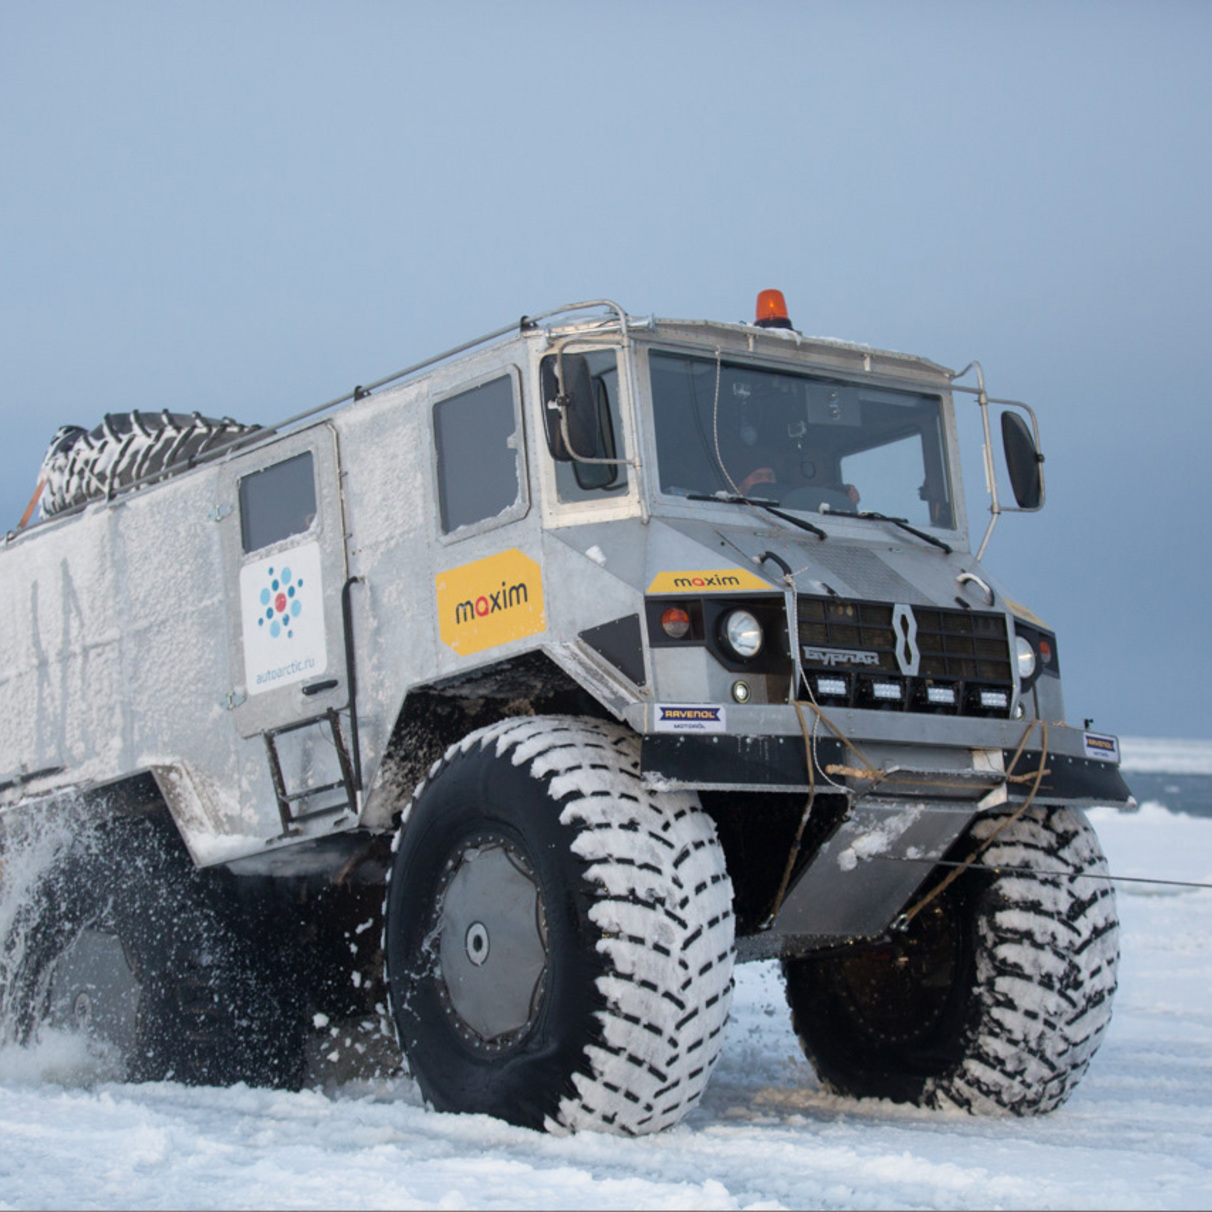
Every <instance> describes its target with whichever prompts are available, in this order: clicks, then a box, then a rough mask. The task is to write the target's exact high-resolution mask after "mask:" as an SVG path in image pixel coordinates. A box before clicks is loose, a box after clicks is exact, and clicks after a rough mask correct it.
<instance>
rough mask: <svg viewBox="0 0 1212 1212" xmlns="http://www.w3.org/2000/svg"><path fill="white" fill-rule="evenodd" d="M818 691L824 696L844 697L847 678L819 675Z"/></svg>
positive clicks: (830, 697) (832, 697) (817, 680)
mask: <svg viewBox="0 0 1212 1212" xmlns="http://www.w3.org/2000/svg"><path fill="white" fill-rule="evenodd" d="M816 692H817V694H819V695H820V696H821V697H822V698H829V699H844V698H845V697H846V679H845V678H831V677H822V676H820V675H818V676H817V678H816Z"/></svg>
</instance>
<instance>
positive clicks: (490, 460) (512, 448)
mask: <svg viewBox="0 0 1212 1212" xmlns="http://www.w3.org/2000/svg"><path fill="white" fill-rule="evenodd" d="M433 431H434V443H435V445H436V447H437V456H438V506H439V509H440V511H441V517H442V531H443V533H445V534H449V533H450V532H451V531H452V530H458V528H459V527H460V526H470V525H471V524H472V523H473V522H482V521H485V520H486V519H488V518H494V517H496V516H497V515H498V514H501V513H504V512H505V511H506V510H507V509H508V508H509V507H510V506H511V505H514V504H516V503H517V501H518V500H519V497H520V495H521V480H520V475H519V467H518V452H519V448H520V447H521V442H520V441H519V435H518V414H517V409H516V407H515V404H514V390H513V378H512V376H511V375H504V376H502V377H501V378H499V379H493V380H492V381H491V382H489V383H483V384H481V385H480V386H479V387H473V388H472V389H471V390H470V391H464V392H460V393H459V394H458V395H457V396H450V397H449V398H448V399H445V400H439V401H438V403H437V404H435V405H434V409H433Z"/></svg>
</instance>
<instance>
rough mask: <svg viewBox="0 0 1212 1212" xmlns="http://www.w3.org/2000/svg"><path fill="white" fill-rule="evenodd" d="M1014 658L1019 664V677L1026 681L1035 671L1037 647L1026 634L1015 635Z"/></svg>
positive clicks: (1020, 679) (1021, 680)
mask: <svg viewBox="0 0 1212 1212" xmlns="http://www.w3.org/2000/svg"><path fill="white" fill-rule="evenodd" d="M1014 659H1015V662H1016V663H1017V665H1018V678H1019V681H1020V682H1025V681H1026V680H1027V679H1028V678H1029V677H1030V676H1031V675H1032V674H1033V673H1034V672H1035V649H1034V648H1032V647H1031V641H1030V640H1028V639H1027V638H1026V636H1021V635H1020V636H1015V638H1014Z"/></svg>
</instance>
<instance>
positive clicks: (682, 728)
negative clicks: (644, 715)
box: [655, 703, 728, 732]
mask: <svg viewBox="0 0 1212 1212" xmlns="http://www.w3.org/2000/svg"><path fill="white" fill-rule="evenodd" d="M655 728H656V731H657V732H727V731H728V728H727V720H726V718H725V715H724V708H723V707H713V706H710V705H707V706H701V707H699V706H692V705H689V704H686V703H677V704H673V703H658V704H657V705H656V722H655Z"/></svg>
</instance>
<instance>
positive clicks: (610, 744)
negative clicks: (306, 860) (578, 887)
mask: <svg viewBox="0 0 1212 1212" xmlns="http://www.w3.org/2000/svg"><path fill="white" fill-rule="evenodd" d="M477 746H479V747H483V748H484V749H491V750H492V751H493V753H494V754H495V756H496V757H497V758H499V759H503V758H507V759H508V760H509V761H510V762H511V764H512V765H513V766H515V767H523V768H525V769H526V771H527V773H528V775H529V778H530V779H531V780H533V782H534V783H535V784H536V785H539V786H543V787H545V788H546V793H547V795H548V796H549V797H550V798H551V799H552V800H554V801H555V803H556V804H557V805H558V806H559V822H560V824H561V825H563V826H567V827H569V828H570V829H572V830H574V831H575V840H574V841H573V843H572V852H573V854H574V855H575V856H576V858H577V859H578V860H580V863H581V865H582V866H583V873H582V877H581V880H582V884H583V885H584V887H583V889H582V892H583V894H585V895H587V896H588V898H589V900H590V902H591V904H590V908H589V913H588V916H589V919H590V921H591V922H592V923H593V926H594V927H596V930H597V932H598V933H599V938H598V941H597V943H596V948H597V951H598V953H599V955H600V956H602V957H603V958H604V970H603V971H602V973H601V975H599V976H598V977H597V978H596V986H597V990H598V993H599V994H600V996H601V999H602V1001H603V1003H604V1005H603V1006H602V1008H601V1009H600V1010H599V1011H598V1012H597V1015H596V1017H597V1020H598V1028H597V1030H596V1031H595V1032H592V1037H591V1038H588V1039H587V1040H586V1041H585V1044H584V1048H583V1057H582V1063H581V1064H580V1065H579V1066H578V1068H577V1070H576V1071H575V1072H573V1073H572V1074H571V1077H570V1081H569V1083H568V1088H567V1090H566V1092H565V1093H563V1094H562V1095H561V1097H560V1098H559V1100H558V1108H557V1110H556V1111H555V1112H554V1114H550V1115H548V1116H547V1117H546V1120H545V1123H544V1125H543V1126H544V1127H545V1128H546V1129H547V1130H548V1131H549V1132H552V1133H556V1134H562V1133H566V1132H580V1131H586V1130H589V1131H599V1132H608V1133H616V1134H623V1135H639V1134H646V1133H650V1132H658V1131H661V1130H662V1129H664V1128H667V1127H670V1126H672V1125H673V1124H676V1123H677V1122H678V1121H680V1120H681V1119H682V1118H683V1117H684V1116H685V1115H686V1113H687V1112H688V1111H689V1110H690V1109H691V1108H693V1107H694V1106H695V1105H696V1103H697V1102H698V1101H699V1099H700V1097H701V1096H702V1093H703V1091H704V1089H705V1088H706V1085H707V1081H708V1078H709V1077H710V1074H711V1070H712V1068H713V1067H714V1065H715V1062H716V1060H717V1058H718V1056H719V1053H720V1049H721V1047H722V1045H723V1035H724V1028H725V1025H726V1023H727V1020H728V1010H729V1005H730V1001H731V995H732V984H733V981H732V966H733V959H734V946H733V934H734V920H733V912H732V885H731V881H730V880H729V878H728V874H727V871H726V869H725V864H724V855H723V851H722V849H721V847H720V843H719V840H718V838H717V836H716V831H715V826H714V824H713V823H712V821H711V819H710V818H709V817H708V816H707V814H706V813H705V812H703V810H702V808H701V807H700V806H699V803H698V799H697V797H696V796H694V795H693V794H691V793H688V792H669V791H662V792H659V793H657V792H653V791H652V790H651V789H650V788H649V787H648V786H647V785H646V784H645V783H644V781H643V780H642V778H641V774H640V747H639V741H638V738H637V737H636V736H635V735H634V734H633V733H631V732H630V731H629V730H628V729H626V728H624V727H622V726H620V725H617V724H613V723H609V722H606V721H601V720H596V719H591V718H583V717H562V716H561V717H552V716H547V717H543V716H524V717H514V718H510V719H507V720H504V721H501V722H500V723H498V724H495V725H492V726H490V727H488V728H485V729H482V730H480V731H477V732H475V733H472V734H470V735H469V736H467V737H465V738H464V739H463V740H461V741H459V742H458V743H456V744H455V745H453V746H451V747H450V749H449V750H448V751H447V753H446V755H445V756H444V757H443V758H442V759H440V760H439V761H438V762H436V763H435V764H434V766H433V767H432V768H431V770H430V772H429V776H428V777H427V779H426V781H425V783H423V784H422V785H421V786H420V787H418V788H417V791H416V793H415V795H414V796H413V799H412V802H411V804H410V805H409V808H408V809H407V810H406V812H405V815H404V818H403V825H404V829H403V830H402V832H405V831H406V829H407V824H408V821H409V818H410V816H411V814H412V813H413V812H414V811H415V810H416V805H417V803H418V801H419V800H420V798H421V797H422V795H423V794H424V791H425V787H426V786H427V785H428V784H429V783H431V782H432V781H433V780H434V779H436V778H438V777H440V776H441V774H442V771H443V769H444V768H445V767H446V766H447V765H448V764H449V763H450V762H451V761H452V760H454V759H455V758H456V757H457V756H458V755H460V754H468V753H470V752H471V751H472V750H473V749H474V748H475V747H477ZM397 844H398V839H397Z"/></svg>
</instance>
